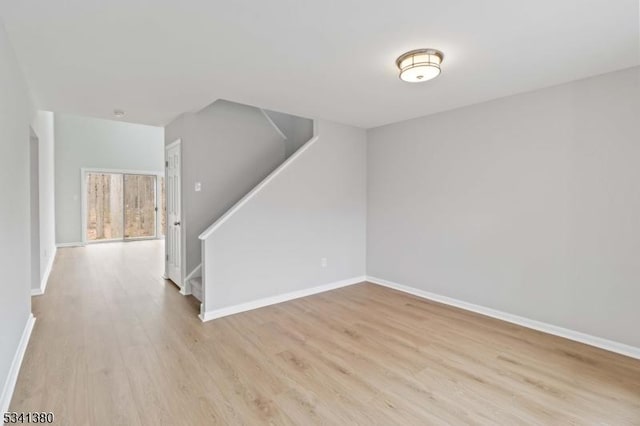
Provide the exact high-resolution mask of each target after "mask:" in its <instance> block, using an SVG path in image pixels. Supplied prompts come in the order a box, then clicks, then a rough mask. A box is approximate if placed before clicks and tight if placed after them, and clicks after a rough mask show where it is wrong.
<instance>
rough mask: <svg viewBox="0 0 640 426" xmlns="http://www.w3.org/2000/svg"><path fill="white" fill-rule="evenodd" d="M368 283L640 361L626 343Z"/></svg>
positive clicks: (371, 279) (638, 350) (383, 282)
mask: <svg viewBox="0 0 640 426" xmlns="http://www.w3.org/2000/svg"><path fill="white" fill-rule="evenodd" d="M367 281H368V282H370V283H373V284H378V285H381V286H384V287H389V288H393V289H395V290H398V291H402V292H404V293H409V294H412V295H414V296H418V297H422V298H424V299H429V300H433V301H435V302H439V303H443V304H445V305H450V306H455V307H456V308H460V309H464V310H467V311H471V312H475V313H478V314H482V315H486V316H488V317H492V318H496V319H499V320H502V321H506V322H510V323H512V324H518V325H521V326H523V327H527V328H531V329H534V330H538V331H542V332H543V333H548V334H553V335H554V336H560V337H564V338H565V339H569V340H574V341H576V342H580V343H584V344H587V345H590V346H595V347H597V348H601V349H605V350H607V351H611V352H615V353H619V354H622V355H626V356H629V357H631V358H636V359H640V348H636V347H634V346H630V345H626V344H624V343H619V342H614V341H612V340H607V339H603V338H601V337H596V336H592V335H590V334H585V333H581V332H579V331H575V330H570V329H568V328H563V327H558V326H556V325H552V324H547V323H545V322H541V321H536V320H532V319H529V318H525V317H521V316H518V315H513V314H509V313H507V312H502V311H498V310H495V309H491V308H486V307H484V306H480V305H474V304H473V303H468V302H463V301H462V300H458V299H453V298H451V297H447V296H441V295H439V294H435V293H430V292H428V291H424V290H420V289H417V288H414V287H409V286H406V285H402V284H398V283H395V282H393V281H388V280H384V279H382V278H377V277H371V276H367Z"/></svg>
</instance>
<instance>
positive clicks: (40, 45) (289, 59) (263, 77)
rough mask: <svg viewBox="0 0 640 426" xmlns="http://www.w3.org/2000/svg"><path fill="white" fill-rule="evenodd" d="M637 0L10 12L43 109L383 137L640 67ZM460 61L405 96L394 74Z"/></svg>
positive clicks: (245, 3)
mask: <svg viewBox="0 0 640 426" xmlns="http://www.w3.org/2000/svg"><path fill="white" fill-rule="evenodd" d="M638 7H639V6H638V0H535V1H534V0H529V1H517V0H437V1H436V0H394V1H391V0H317V1H310V0H268V1H266V0H262V1H261V0H253V1H249V0H228V1H221V0H172V1H167V0H109V1H105V0H3V1H2V2H1V3H0V14H1V15H2V19H3V20H4V22H5V26H6V28H7V32H8V33H9V36H10V39H11V41H12V43H13V45H14V47H15V49H16V53H17V55H18V58H19V60H20V62H21V65H22V67H23V70H24V72H25V74H26V77H27V79H28V81H29V84H30V86H31V89H32V91H33V94H34V96H35V98H36V100H37V101H38V102H39V103H40V107H41V108H43V109H48V110H53V111H60V112H69V113H76V114H83V115H91V116H98V117H104V118H113V117H112V111H113V109H114V108H120V109H124V110H125V111H126V113H127V115H126V117H125V119H126V120H127V121H132V122H138V123H145V124H153V125H164V124H166V123H168V122H169V121H171V120H172V119H173V118H174V117H176V116H177V115H179V114H180V113H182V112H185V111H193V110H197V109H199V108H201V107H203V106H205V105H208V104H209V103H211V102H212V101H214V100H215V99H218V98H224V99H229V100H232V101H236V102H242V103H246V104H251V105H256V106H261V107H265V108H269V109H272V110H276V111H283V112H288V113H292V114H297V115H302V116H307V117H313V118H324V119H330V120H334V121H339V122H343V123H348V124H353V125H356V126H360V127H364V128H369V127H375V126H379V125H382V124H386V123H390V122H395V121H399V120H404V119H408V118H412V117H417V116H421V115H426V114H432V113H435V112H439V111H444V110H448V109H452V108H456V107H460V106H463V105H469V104H473V103H477V102H482V101H485V100H489V99H494V98H498V97H502V96H506V95H510V94H514V93H519V92H524V91H529V90H532V89H537V88H541V87H546V86H551V85H555V84H559V83H563V82H567V81H571V80H576V79H580V78H584V77H588V76H593V75H597V74H602V73H605V72H609V71H613V70H618V69H623V68H628V67H631V66H635V65H639V64H640V41H639V36H640V33H639V10H638ZM423 47H431V48H437V49H440V50H442V51H443V52H444V53H445V60H444V63H443V67H442V68H443V73H442V75H441V76H440V77H439V78H437V79H435V80H432V81H430V82H427V83H422V84H418V85H415V84H408V83H403V82H402V81H400V80H399V79H398V77H397V70H396V68H395V63H394V61H395V59H396V57H397V56H398V55H400V54H401V53H403V52H405V51H407V50H411V49H416V48H423Z"/></svg>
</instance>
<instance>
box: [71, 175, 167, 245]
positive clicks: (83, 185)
mask: <svg viewBox="0 0 640 426" xmlns="http://www.w3.org/2000/svg"><path fill="white" fill-rule="evenodd" d="M87 173H113V174H121V175H144V176H155V177H156V207H157V210H156V235H155V236H154V237H140V238H130V239H126V238H124V236H123V238H113V239H109V240H99V241H88V240H87V180H86V175H87ZM159 177H165V173H164V172H158V171H145V170H127V169H106V168H101V167H82V168H80V196H81V197H82V201H81V202H80V217H81V219H82V245H87V244H101V243H114V242H125V243H127V242H132V241H142V240H158V239H161V238H162V237H161V236H160V235H161V232H160V231H161V229H160V228H161V224H160V209H161V208H162V206H161V205H160V203H161V202H160V191H159V190H160V179H158V178H159ZM123 184H124V182H123ZM123 196H124V194H123ZM123 208H124V206H123ZM122 226H124V221H123V222H122Z"/></svg>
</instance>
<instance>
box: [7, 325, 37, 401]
mask: <svg viewBox="0 0 640 426" xmlns="http://www.w3.org/2000/svg"><path fill="white" fill-rule="evenodd" d="M35 322H36V319H35V317H34V316H33V314H29V318H28V319H27V323H26V324H25V326H24V331H23V332H22V337H21V338H20V343H18V347H17V348H16V353H15V355H14V356H13V362H12V363H11V367H10V369H9V374H8V376H7V379H6V381H5V382H4V386H3V388H2V394H0V413H5V412H7V411H9V404H10V403H11V398H12V397H13V391H14V389H15V387H16V383H17V381H18V374H19V373H20V367H21V366H22V360H23V359H24V354H25V352H26V350H27V345H28V344H29V339H30V338H31V332H32V331H33V325H34V324H35Z"/></svg>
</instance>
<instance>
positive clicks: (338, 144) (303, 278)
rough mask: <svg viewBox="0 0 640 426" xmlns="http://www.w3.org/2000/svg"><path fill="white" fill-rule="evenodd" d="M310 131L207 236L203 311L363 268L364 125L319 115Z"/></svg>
mask: <svg viewBox="0 0 640 426" xmlns="http://www.w3.org/2000/svg"><path fill="white" fill-rule="evenodd" d="M316 134H317V136H318V137H319V139H318V140H317V142H315V143H314V144H313V145H311V146H310V147H309V148H308V149H307V150H306V151H304V152H302V153H301V154H300V156H299V157H297V158H295V159H294V161H293V162H292V163H290V164H289V165H288V166H287V167H286V168H285V169H283V170H282V171H281V172H280V173H279V174H278V175H276V177H275V178H274V179H273V180H271V181H270V182H269V183H268V184H267V185H266V186H265V187H263V188H262V190H261V191H259V192H258V193H257V194H256V195H255V196H254V197H253V198H252V199H250V200H249V201H248V202H247V203H246V204H244V205H243V206H242V208H240V209H239V210H238V211H237V212H236V213H235V214H234V215H232V216H231V217H230V218H229V219H228V220H227V221H226V222H224V223H223V224H222V225H221V226H220V227H219V228H218V229H216V230H215V231H213V234H212V235H211V236H210V237H209V238H208V239H207V240H206V241H205V245H206V246H205V256H206V258H205V274H206V277H207V278H206V279H207V288H206V292H205V298H206V299H205V300H204V302H205V310H209V311H210V310H213V309H219V308H222V307H227V306H231V305H235V304H238V303H243V302H249V301H253V300H256V299H261V298H264V297H269V296H276V295H280V294H283V293H288V292H292V291H297V290H304V289H307V288H311V287H316V286H319V285H323V284H329V283H332V282H336V281H340V280H344V279H349V278H354V277H358V276H363V275H364V274H365V252H364V249H365V236H366V226H365V218H366V140H365V132H364V130H361V129H357V128H354V127H349V126H344V125H339V124H334V123H330V122H326V121H319V122H318V123H317V129H316ZM322 258H326V259H327V266H326V267H322V266H321V259H322Z"/></svg>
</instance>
